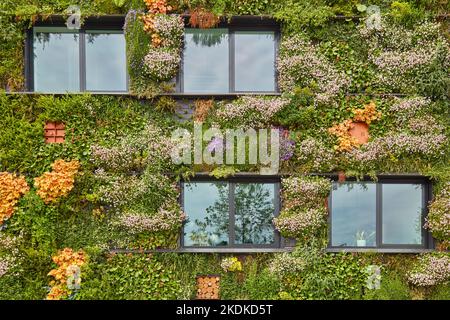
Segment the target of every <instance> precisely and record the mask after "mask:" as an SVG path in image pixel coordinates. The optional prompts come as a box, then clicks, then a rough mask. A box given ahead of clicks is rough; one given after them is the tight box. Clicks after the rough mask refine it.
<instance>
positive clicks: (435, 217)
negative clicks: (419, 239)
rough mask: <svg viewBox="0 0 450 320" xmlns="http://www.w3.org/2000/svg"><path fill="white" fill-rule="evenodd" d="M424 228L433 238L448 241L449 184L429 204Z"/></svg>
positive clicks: (449, 230) (449, 228) (449, 236)
mask: <svg viewBox="0 0 450 320" xmlns="http://www.w3.org/2000/svg"><path fill="white" fill-rule="evenodd" d="M425 227H426V228H428V229H429V230H430V231H431V232H432V233H433V236H434V237H435V238H437V239H440V240H443V241H448V240H450V182H447V184H446V186H445V187H444V188H443V189H442V190H441V192H439V193H438V194H437V195H436V197H435V199H434V201H433V202H432V203H431V204H430V206H429V213H428V216H427V222H426V224H425Z"/></svg>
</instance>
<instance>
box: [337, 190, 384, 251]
mask: <svg viewBox="0 0 450 320" xmlns="http://www.w3.org/2000/svg"><path fill="white" fill-rule="evenodd" d="M331 211H332V213H331V232H332V235H331V239H332V246H342V247H348V246H350V247H352V246H360V247H373V246H375V245H376V236H375V230H376V186H375V184H374V183H342V184H337V183H336V184H334V186H333V193H332V196H331Z"/></svg>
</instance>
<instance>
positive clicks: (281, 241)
mask: <svg viewBox="0 0 450 320" xmlns="http://www.w3.org/2000/svg"><path fill="white" fill-rule="evenodd" d="M191 182H192V183H195V182H211V183H213V182H227V183H228V185H229V189H228V192H229V195H228V204H229V208H228V215H229V216H228V217H229V230H228V240H229V241H228V244H227V245H224V246H185V245H184V224H183V226H182V228H181V232H180V237H179V240H178V245H179V248H181V249H182V250H193V251H195V250H199V251H205V250H207V251H233V250H242V249H249V250H248V251H251V250H252V249H274V250H277V249H283V248H284V247H285V244H286V241H285V238H283V237H282V236H281V234H280V232H279V231H278V230H277V229H276V228H275V227H274V228H273V231H274V243H272V244H235V243H234V241H235V214H236V212H235V211H236V209H235V202H234V187H235V185H236V184H239V183H273V184H274V188H275V190H274V207H275V212H274V217H277V216H278V215H279V214H280V211H281V197H280V188H281V180H280V177H279V176H266V177H264V176H234V177H228V178H223V179H215V178H213V177H209V176H197V177H193V178H191V179H190V180H188V181H182V182H180V190H181V192H180V193H181V194H180V204H181V208H183V210H184V198H185V195H184V185H185V184H186V183H191Z"/></svg>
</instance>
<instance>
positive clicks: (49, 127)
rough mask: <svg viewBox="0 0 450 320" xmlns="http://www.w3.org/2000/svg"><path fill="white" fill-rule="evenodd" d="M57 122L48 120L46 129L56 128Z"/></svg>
mask: <svg viewBox="0 0 450 320" xmlns="http://www.w3.org/2000/svg"><path fill="white" fill-rule="evenodd" d="M55 127H56V124H55V123H54V122H47V123H46V124H45V129H55Z"/></svg>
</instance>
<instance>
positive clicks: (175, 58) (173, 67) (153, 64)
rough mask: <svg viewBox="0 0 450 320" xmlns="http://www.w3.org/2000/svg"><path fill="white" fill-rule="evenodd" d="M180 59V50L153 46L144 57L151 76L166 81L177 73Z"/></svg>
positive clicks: (145, 65) (146, 68) (146, 69)
mask: <svg viewBox="0 0 450 320" xmlns="http://www.w3.org/2000/svg"><path fill="white" fill-rule="evenodd" d="M180 61H181V57H180V53H179V51H178V50H175V49H165V48H160V47H158V48H153V47H151V48H150V49H149V51H148V53H147V55H146V56H145V57H144V67H145V71H146V72H147V74H148V75H149V76H151V77H152V78H154V79H156V80H158V81H164V80H170V79H171V78H173V77H174V76H175V75H176V74H177V72H178V67H179V64H180Z"/></svg>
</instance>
